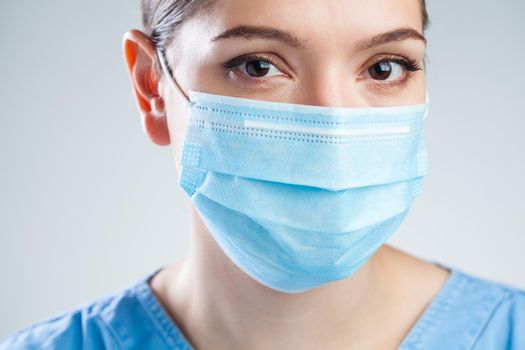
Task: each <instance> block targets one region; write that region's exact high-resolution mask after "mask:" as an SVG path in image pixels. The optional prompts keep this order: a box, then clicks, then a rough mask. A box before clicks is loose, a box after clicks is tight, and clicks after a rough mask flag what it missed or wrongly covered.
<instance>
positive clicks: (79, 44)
mask: <svg viewBox="0 0 525 350" xmlns="http://www.w3.org/2000/svg"><path fill="white" fill-rule="evenodd" d="M428 2H429V4H428V9H429V13H430V19H431V26H430V28H429V30H428V32H427V38H428V41H429V46H428V79H429V93H430V113H429V116H428V119H427V124H426V127H427V137H428V139H427V142H428V151H429V175H428V177H427V179H426V181H425V186H424V191H423V194H422V196H420V197H418V198H417V199H416V201H415V203H414V206H413V207H412V209H411V212H410V213H409V215H408V217H407V219H406V221H405V222H404V223H403V225H402V226H401V228H400V230H399V231H398V232H397V233H395V234H394V236H393V237H392V239H391V240H390V241H389V242H390V243H392V244H394V245H396V246H398V247H400V248H402V249H404V250H407V251H409V252H410V253H412V254H415V255H417V256H419V257H422V258H425V259H431V260H435V261H439V262H441V263H444V264H447V265H452V266H455V267H457V268H461V269H463V270H464V271H466V272H469V273H473V274H477V275H479V276H482V277H486V278H490V279H493V280H496V281H499V282H504V283H508V284H512V285H515V286H519V287H521V288H525V274H524V272H523V270H524V267H525V255H524V254H523V249H524V247H525V235H524V229H523V228H524V223H525V204H524V197H525V189H524V186H523V180H524V179H525V166H524V156H523V151H524V150H525V136H524V132H525V113H524V107H523V106H524V104H523V100H524V97H523V96H524V95H523V94H524V91H525V89H524V85H523V74H524V72H525V70H524V64H523V57H525V40H524V39H523V36H524V34H525V21H523V18H522V15H523V13H525V2H523V1H522V0H506V1H488V0H483V1H481V0H464V1H452V0H429V1H428ZM133 27H136V28H140V11H139V3H138V1H130V0H112V1H103V0H91V1H87V2H86V1H78V0H75V1H72V0H48V1H37V0H31V1H16V0H2V1H1V3H0V50H1V55H0V109H1V112H2V116H1V121H2V122H1V124H0V280H1V281H2V283H1V288H0V338H3V337H4V336H6V335H8V334H9V333H11V332H13V331H15V330H17V329H19V328H21V327H23V326H26V325H28V324H29V323H33V322H36V321H38V320H41V319H44V318H48V317H50V316H51V315H53V314H56V313H59V312H61V311H63V310H66V309H69V308H72V307H74V306H77V305H80V304H82V303H86V302H88V301H90V300H93V299H95V298H98V297H102V296H104V295H106V294H108V293H111V292H113V291H115V290H117V289H119V288H122V287H124V286H126V285H127V284H129V283H132V282H134V281H135V280H137V279H138V278H140V277H142V276H144V275H145V274H147V273H150V272H152V271H153V270H154V269H156V268H157V267H160V266H162V265H164V264H167V263H169V262H171V261H174V260H177V259H179V258H180V257H182V256H183V255H184V254H185V252H186V251H187V249H188V234H187V228H188V223H187V217H186V215H187V211H186V208H185V204H184V201H185V197H184V193H183V192H182V190H181V189H180V188H179V187H178V185H177V183H176V179H177V177H176V170H175V165H174V161H173V159H172V156H171V154H170V152H169V149H168V148H161V147H157V146H154V145H153V144H152V143H150V142H149V140H148V139H147V138H146V137H145V135H144V134H143V132H142V129H141V125H140V121H139V117H138V113H137V112H136V109H135V102H134V100H133V96H132V93H131V88H130V84H129V80H128V76H127V73H126V70H125V66H124V62H123V59H122V53H121V38H122V34H123V33H124V32H125V31H126V30H127V29H129V28H133Z"/></svg>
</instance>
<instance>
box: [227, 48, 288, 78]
mask: <svg viewBox="0 0 525 350" xmlns="http://www.w3.org/2000/svg"><path fill="white" fill-rule="evenodd" d="M249 61H263V62H267V63H270V64H271V65H273V66H274V67H275V68H277V70H279V71H280V72H281V73H283V75H286V76H289V74H288V73H286V72H284V71H283V70H282V69H281V68H280V67H279V66H280V64H278V63H276V62H275V60H273V59H272V58H271V57H270V56H268V55H267V54H260V53H250V54H245V55H241V56H238V57H235V58H233V59H231V60H228V61H227V62H225V63H223V67H224V68H226V69H228V70H233V69H234V68H236V67H238V66H239V65H241V64H243V63H246V62H249ZM253 79H261V78H253Z"/></svg>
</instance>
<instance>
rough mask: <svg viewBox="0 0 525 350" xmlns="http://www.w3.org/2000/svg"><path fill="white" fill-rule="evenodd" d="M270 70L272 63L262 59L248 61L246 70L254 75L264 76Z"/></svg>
mask: <svg viewBox="0 0 525 350" xmlns="http://www.w3.org/2000/svg"><path fill="white" fill-rule="evenodd" d="M269 70H270V64H269V63H268V62H264V61H261V60H256V61H248V62H246V71H247V72H248V74H249V75H251V76H253V77H262V76H264V75H266V73H268V71H269Z"/></svg>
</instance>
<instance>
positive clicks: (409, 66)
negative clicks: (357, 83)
mask: <svg viewBox="0 0 525 350" xmlns="http://www.w3.org/2000/svg"><path fill="white" fill-rule="evenodd" d="M420 69H421V67H420V66H419V65H418V64H417V63H416V62H415V61H412V60H405V59H399V58H389V59H382V60H380V61H378V62H376V63H374V64H373V65H371V66H370V67H368V69H367V70H366V71H365V74H364V75H365V77H370V78H372V79H374V80H380V81H396V80H400V79H402V78H403V76H404V75H405V71H409V72H414V71H417V70H420Z"/></svg>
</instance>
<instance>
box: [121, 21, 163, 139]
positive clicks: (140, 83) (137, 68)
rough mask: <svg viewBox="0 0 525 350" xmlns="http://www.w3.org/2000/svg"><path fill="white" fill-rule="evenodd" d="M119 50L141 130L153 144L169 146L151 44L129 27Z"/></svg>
mask: <svg viewBox="0 0 525 350" xmlns="http://www.w3.org/2000/svg"><path fill="white" fill-rule="evenodd" d="M123 49H124V59H125V61H126V64H127V67H128V71H129V75H130V78H131V84H132V86H133V91H134V92H135V97H136V99H137V106H138V108H139V112H140V114H141V119H142V126H143V129H144V131H145V132H146V133H147V134H148V136H149V138H150V139H151V140H152V141H153V142H154V143H156V144H157V145H161V146H165V145H169V144H170V135H169V129H168V123H167V119H166V110H165V108H164V100H163V99H162V97H160V96H159V92H158V84H159V80H160V78H161V75H160V72H159V70H158V69H157V66H156V64H155V62H156V60H157V56H156V50H155V45H154V44H153V42H152V41H151V39H150V38H149V37H148V36H147V35H146V34H144V33H143V32H141V31H139V30H136V29H132V30H130V31H128V32H127V33H126V34H124V38H123Z"/></svg>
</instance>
